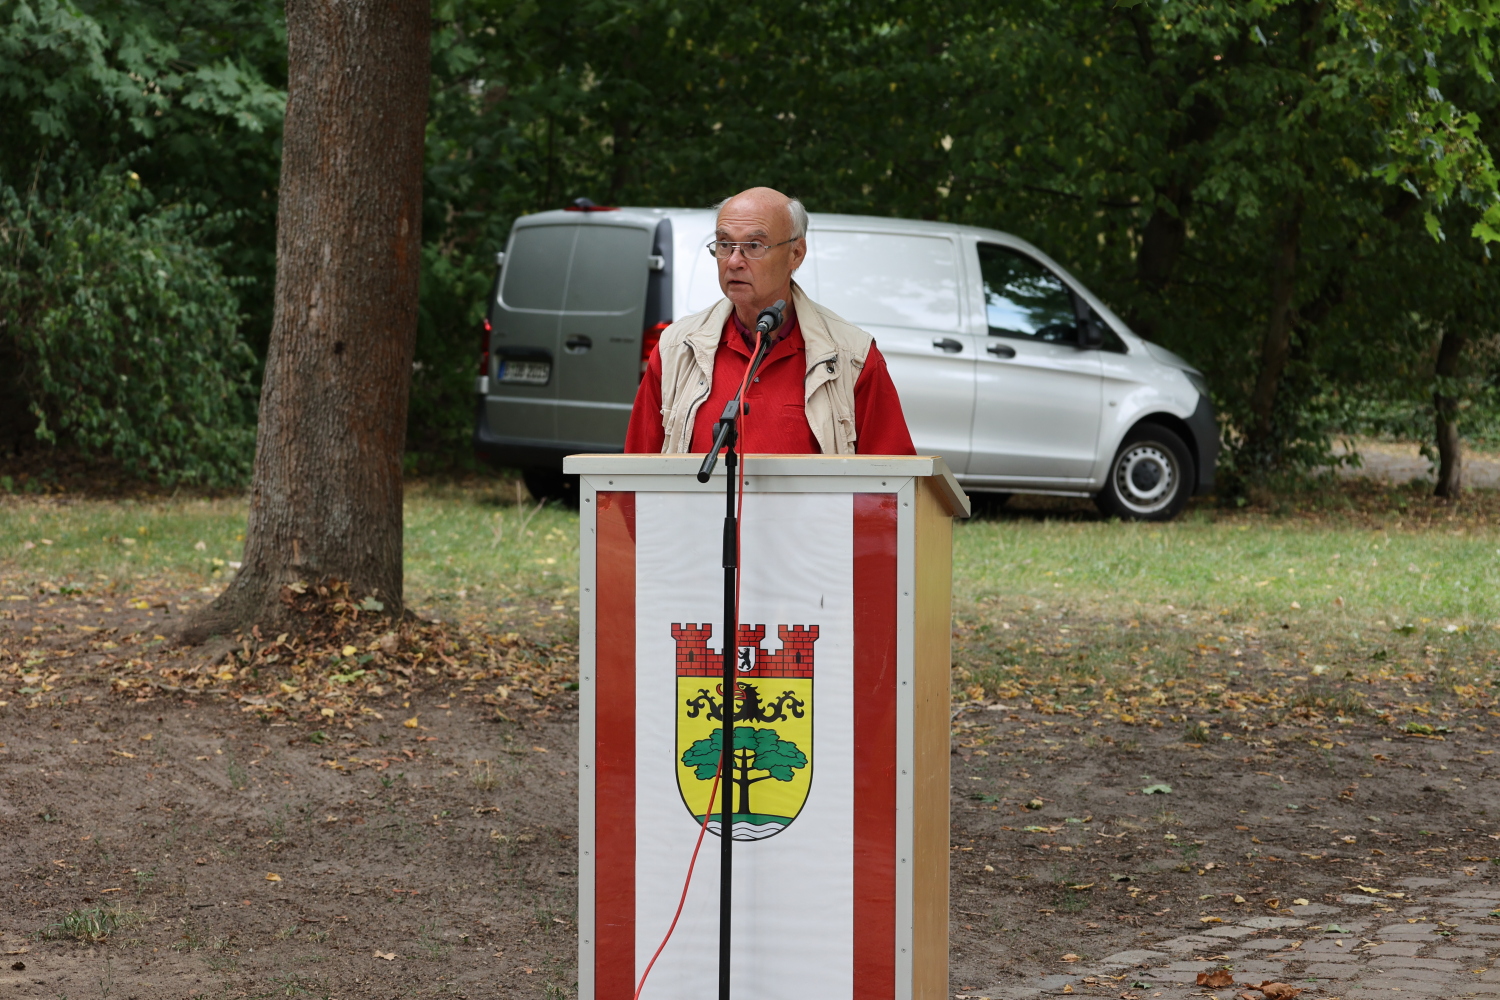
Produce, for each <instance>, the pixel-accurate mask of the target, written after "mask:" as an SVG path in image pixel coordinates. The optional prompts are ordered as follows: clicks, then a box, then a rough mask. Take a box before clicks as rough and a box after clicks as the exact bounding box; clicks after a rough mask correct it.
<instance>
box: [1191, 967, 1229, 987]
mask: <svg viewBox="0 0 1500 1000" xmlns="http://www.w3.org/2000/svg"><path fill="white" fill-rule="evenodd" d="M1198 985H1199V986H1208V987H1211V988H1213V989H1218V988H1219V987H1220V986H1233V985H1234V977H1233V976H1232V975H1230V974H1229V970H1228V969H1215V970H1214V971H1212V972H1200V973H1198Z"/></svg>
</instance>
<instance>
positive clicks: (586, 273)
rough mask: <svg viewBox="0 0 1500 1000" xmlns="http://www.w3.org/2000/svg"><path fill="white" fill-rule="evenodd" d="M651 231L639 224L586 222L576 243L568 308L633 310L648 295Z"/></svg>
mask: <svg viewBox="0 0 1500 1000" xmlns="http://www.w3.org/2000/svg"><path fill="white" fill-rule="evenodd" d="M650 254H651V232H650V231H649V230H646V229H639V228H636V227H635V226H584V227H582V228H581V229H580V230H579V233H578V243H577V245H576V246H574V247H573V268H572V274H571V276H570V278H569V279H568V296H567V303H566V305H564V306H563V308H564V309H565V310H567V311H568V312H570V313H571V312H613V313H618V312H629V311H630V310H632V309H640V308H641V304H642V302H643V301H644V300H645V295H646V276H647V274H648V273H649V272H648V271H647V268H646V258H647V257H648V256H650Z"/></svg>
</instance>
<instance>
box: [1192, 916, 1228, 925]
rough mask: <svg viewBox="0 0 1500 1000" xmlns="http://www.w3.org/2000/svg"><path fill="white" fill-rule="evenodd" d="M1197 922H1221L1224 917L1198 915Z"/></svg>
mask: <svg viewBox="0 0 1500 1000" xmlns="http://www.w3.org/2000/svg"><path fill="white" fill-rule="evenodd" d="M1198 922H1199V923H1204V924H1222V923H1223V922H1224V918H1223V917H1199V918H1198Z"/></svg>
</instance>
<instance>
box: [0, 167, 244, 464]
mask: <svg viewBox="0 0 1500 1000" xmlns="http://www.w3.org/2000/svg"><path fill="white" fill-rule="evenodd" d="M42 172H43V171H42V169H41V168H39V169H38V173H39V174H40V173H42ZM46 172H47V173H48V174H50V175H51V176H48V177H47V178H46V182H45V183H41V184H39V185H38V186H35V187H33V188H32V189H30V190H17V189H16V188H14V187H11V186H9V185H3V186H0V315H3V317H4V318H3V319H0V352H3V353H4V354H5V355H7V356H8V359H9V360H10V361H11V362H12V364H10V365H8V366H7V368H8V369H9V371H8V373H7V376H6V382H7V383H8V384H7V390H8V392H7V395H9V396H11V398H13V399H16V400H24V401H25V403H26V407H27V409H28V410H29V413H30V415H31V417H32V418H33V419H34V421H35V423H34V425H33V432H34V433H35V435H36V437H37V438H38V439H40V440H42V441H50V442H57V441H59V440H65V441H67V442H69V443H71V444H74V445H77V446H78V447H80V448H82V449H83V450H84V451H86V452H102V453H105V454H109V455H112V456H113V457H114V458H116V459H118V460H120V461H121V462H122V463H124V464H125V465H126V466H127V467H128V468H131V469H135V470H137V471H139V472H141V473H143V474H148V475H151V476H155V477H159V478H161V479H163V480H165V481H167V482H173V481H185V482H201V483H208V484H215V485H218V484H226V483H232V482H237V481H239V480H241V479H242V478H243V477H244V475H245V473H246V471H247V470H248V467H249V461H250V457H251V452H252V445H253V441H254V429H253V417H254V396H253V388H252V386H251V382H250V377H249V376H250V373H251V371H252V368H253V365H254V358H253V356H252V355H251V353H250V351H249V349H248V348H247V347H246V345H245V343H244V341H243V340H242V339H241V337H240V335H239V332H238V324H239V319H240V316H239V309H238V303H237V302H236V299H235V295H234V290H233V288H232V287H231V286H232V282H231V281H230V280H229V279H228V278H226V277H225V276H224V273H223V271H222V270H221V268H220V266H219V264H218V262H217V261H216V260H215V258H214V255H213V253H212V251H211V250H209V249H207V248H206V247H205V245H204V244H205V243H206V242H207V241H208V240H209V239H211V238H212V237H213V236H214V235H215V230H216V229H222V220H216V219H214V218H212V217H209V216H207V215H206V213H205V212H204V210H203V209H202V208H201V207H197V206H191V205H181V204H174V205H159V204H156V203H155V201H154V200H153V199H152V198H151V197H150V195H149V193H147V192H146V191H145V190H144V189H143V188H142V187H141V185H140V182H139V179H138V177H137V176H136V175H135V174H134V173H121V172H105V173H101V174H98V175H95V176H89V175H87V174H79V173H77V172H72V171H57V172H56V173H54V172H53V171H51V170H48V171H46ZM67 173H73V178H72V181H71V183H69V182H67V181H65V180H63V177H62V176H61V175H63V174H67Z"/></svg>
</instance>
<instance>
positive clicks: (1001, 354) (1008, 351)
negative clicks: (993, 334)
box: [985, 344, 1016, 358]
mask: <svg viewBox="0 0 1500 1000" xmlns="http://www.w3.org/2000/svg"><path fill="white" fill-rule="evenodd" d="M985 350H986V351H989V352H990V353H991V354H993V355H994V356H995V357H997V358H1013V357H1015V356H1016V349H1015V348H1014V347H1011V346H1010V345H1009V344H991V345H990V346H989V347H986V348H985Z"/></svg>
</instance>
